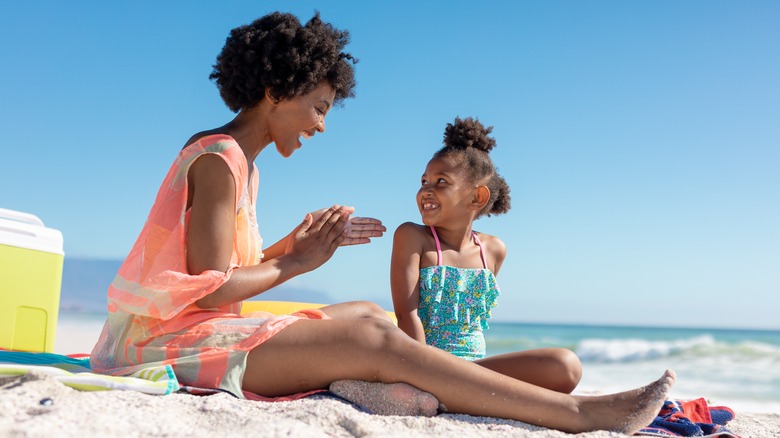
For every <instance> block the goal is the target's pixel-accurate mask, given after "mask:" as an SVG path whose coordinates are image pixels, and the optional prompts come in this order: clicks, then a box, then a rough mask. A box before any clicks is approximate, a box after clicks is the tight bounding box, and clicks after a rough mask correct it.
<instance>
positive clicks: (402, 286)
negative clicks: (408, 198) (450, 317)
mask: <svg viewBox="0 0 780 438" xmlns="http://www.w3.org/2000/svg"><path fill="white" fill-rule="evenodd" d="M421 254H422V243H421V239H420V232H419V230H418V229H417V225H415V224H413V223H411V222H407V223H404V224H401V226H399V227H398V229H397V230H395V235H394V236H393V255H392V258H391V261H390V290H391V291H392V294H393V307H394V309H395V316H396V318H398V327H399V328H400V329H401V330H403V331H404V332H405V333H406V334H407V335H409V336H411V337H412V338H414V339H416V340H418V341H420V342H422V343H425V332H424V331H423V325H422V322H421V321H420V317H419V316H417V309H418V307H419V305H420V288H419V280H420V257H421Z"/></svg>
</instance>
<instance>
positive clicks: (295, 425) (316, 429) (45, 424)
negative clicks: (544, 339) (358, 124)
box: [0, 372, 780, 438]
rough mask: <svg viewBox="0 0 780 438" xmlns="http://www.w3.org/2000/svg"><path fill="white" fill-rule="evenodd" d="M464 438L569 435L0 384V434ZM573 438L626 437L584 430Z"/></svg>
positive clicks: (34, 379) (752, 423)
mask: <svg viewBox="0 0 780 438" xmlns="http://www.w3.org/2000/svg"><path fill="white" fill-rule="evenodd" d="M729 428H730V429H731V431H732V432H733V433H734V434H736V435H739V436H742V437H776V436H780V415H779V414H748V413H742V412H738V413H737V416H736V419H735V420H734V421H732V422H731V423H730V424H729ZM53 435H54V436H63V437H76V436H78V437H86V436H130V437H145V436H189V437H201V436H202V437H214V436H228V437H230V436H261V437H278V436H301V437H310V436H330V437H354V436H372V437H382V436H404V437H433V436H456V435H457V436H464V437H499V436H501V437H505V436H511V437H536V438H548V437H549V438H552V437H563V436H570V435H569V434H566V433H563V432H558V431H553V430H549V429H543V428H539V427H536V426H531V425H528V424H525V423H521V422H517V421H509V420H501V419H495V418H485V417H472V416H468V415H451V414H444V415H439V416H437V417H433V418H423V417H400V416H380V415H371V414H367V413H364V412H361V411H359V410H357V409H355V408H354V407H353V406H352V405H350V404H347V403H345V402H342V401H339V400H337V399H332V398H320V397H311V398H308V399H302V400H297V401H292V402H276V403H269V402H257V401H248V400H239V399H236V398H233V397H232V396H229V395H226V394H216V395H209V396H194V395H189V394H178V393H177V394H171V395H164V396H155V395H147V394H142V393H138V392H134V391H99V392H88V391H79V390H75V389H72V388H70V387H67V386H65V385H63V384H61V383H60V382H58V381H56V380H54V378H53V377H50V376H48V375H45V374H40V373H37V372H32V373H28V374H27V375H25V376H17V377H8V378H3V379H0V436H4V437H26V436H30V437H44V436H46V437H49V436H53ZM577 436H582V437H591V438H603V437H619V436H625V435H621V434H616V433H611V432H604V431H601V432H590V433H585V434H579V435H577Z"/></svg>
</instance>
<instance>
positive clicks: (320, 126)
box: [314, 118, 325, 132]
mask: <svg viewBox="0 0 780 438" xmlns="http://www.w3.org/2000/svg"><path fill="white" fill-rule="evenodd" d="M314 129H316V130H317V131H318V132H325V119H324V118H323V119H322V120H320V123H317V126H315V127H314Z"/></svg>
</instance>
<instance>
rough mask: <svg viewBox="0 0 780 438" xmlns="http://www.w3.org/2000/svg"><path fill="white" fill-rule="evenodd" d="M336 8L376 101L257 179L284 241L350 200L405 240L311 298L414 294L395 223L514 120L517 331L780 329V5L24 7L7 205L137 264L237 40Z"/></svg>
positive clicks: (363, 94) (10, 19) (508, 282)
mask: <svg viewBox="0 0 780 438" xmlns="http://www.w3.org/2000/svg"><path fill="white" fill-rule="evenodd" d="M315 9H318V10H320V12H321V14H322V17H323V19H325V20H326V21H330V22H332V23H333V24H334V25H335V26H336V27H338V28H344V29H348V30H349V31H350V32H351V34H352V43H351V44H350V45H349V47H348V50H349V51H350V52H351V53H353V54H354V55H355V56H356V57H358V58H359V59H360V62H359V64H358V65H357V79H358V88H357V97H356V98H355V99H351V100H348V101H347V102H346V103H345V105H344V107H342V108H337V109H336V110H335V111H332V112H331V113H330V115H329V116H328V120H327V129H328V131H327V132H326V134H325V135H322V136H317V137H316V138H315V139H313V140H310V141H308V142H304V147H303V148H302V149H300V150H299V151H297V152H296V153H295V154H294V155H293V157H292V158H290V159H283V158H281V157H280V156H278V154H276V152H275V150H274V149H273V148H269V149H268V150H266V151H265V152H263V153H262V154H261V155H260V157H259V159H258V161H257V164H258V166H259V168H260V177H261V189H260V198H259V201H258V204H259V205H258V215H259V221H260V227H261V233H262V234H263V236H264V238H265V239H266V240H267V241H271V240H273V241H275V240H276V239H278V238H280V237H282V236H283V235H285V234H286V233H287V232H289V230H291V229H292V227H294V226H295V225H296V224H297V223H298V222H299V221H300V220H301V219H302V218H303V215H304V214H305V213H306V212H307V211H311V210H314V209H317V208H320V207H323V206H327V205H330V204H333V203H342V204H348V205H354V206H355V207H356V208H357V211H358V214H359V215H364V216H374V217H378V218H380V219H382V220H383V221H384V223H385V224H386V225H387V227H388V229H389V235H387V236H386V237H384V238H382V239H379V240H377V241H376V242H374V243H372V244H371V245H369V246H361V247H350V248H343V249H341V250H340V251H339V252H337V254H336V255H335V256H334V258H333V259H332V260H331V261H330V262H329V263H328V264H326V265H325V266H324V267H323V268H321V269H320V270H318V271H316V272H312V273H309V274H306V275H304V276H302V277H299V278H296V279H294V280H292V281H291V282H290V283H289V285H288V287H295V288H299V289H307V290H312V291H323V292H326V293H327V294H328V295H329V296H330V297H332V298H333V299H334V300H351V299H369V300H372V301H378V302H380V303H383V304H387V303H389V295H390V291H389V280H388V277H389V259H390V252H391V240H392V238H391V235H392V231H393V230H394V229H395V228H396V227H397V226H398V225H399V224H401V223H402V222H405V221H419V214H418V212H417V208H416V206H415V202H414V196H415V193H416V190H417V186H418V185H419V177H420V174H421V173H422V171H423V169H424V167H425V164H426V162H427V160H428V159H429V158H430V156H431V154H432V153H433V152H434V151H435V150H436V149H437V148H438V147H439V146H440V145H441V139H442V134H443V130H444V126H445V124H446V123H448V122H450V121H452V120H453V119H454V117H455V116H462V117H466V116H474V117H478V118H479V119H480V120H481V121H482V122H484V123H485V124H488V125H494V127H495V128H494V131H493V133H494V136H495V138H496V140H497V143H498V147H497V148H496V150H495V151H494V153H493V158H494V161H495V163H496V165H497V166H498V168H499V170H500V171H501V173H502V174H503V175H504V177H505V178H506V180H507V182H508V183H509V185H510V187H511V189H512V200H513V208H512V210H511V211H510V212H509V213H508V214H506V215H504V216H499V217H492V218H485V219H481V220H480V221H478V222H477V224H476V228H477V229H478V230H480V231H484V232H487V233H491V234H496V235H498V236H500V237H501V238H502V239H503V240H504V242H505V243H506V244H507V246H508V250H509V253H508V258H507V260H506V262H505V263H504V267H503V270H502V272H501V273H500V275H499V277H498V279H499V283H500V285H501V288H502V297H501V301H500V304H499V307H498V308H497V309H496V311H495V314H494V315H495V317H496V319H497V320H505V321H506V320H509V321H522V322H563V323H589V324H641V325H672V326H724V327H757V328H780V323H778V321H780V318H778V316H777V309H780V298H778V297H780V172H779V171H778V169H780V87H779V86H778V78H780V51H778V50H777V43H778V41H780V27H778V26H777V23H778V22H780V3H777V2H773V1H746V2H734V1H685V2H678V1H653V2H628V1H623V2H621V1H592V2H575V1H565V2H562V1H533V2H532V1H506V2H490V1H487V2H472V1H468V2H467V1H430V2H419V1H393V2H359V1H317V2H310V1H298V2H256V1H255V2H249V1H234V2H205V1H204V2H184V1H178V2H153V1H139V2H55V1H52V2H41V1H35V0H31V1H27V2H3V3H2V5H0V53H2V54H3V68H2V69H0V101H2V105H0V111H1V113H0V129H2V132H3V146H2V150H3V152H2V158H1V159H0V182H1V183H2V186H3V189H2V191H0V207H3V208H10V209H14V210H21V211H26V212H30V213H33V214H36V215H38V216H39V217H41V218H42V219H43V220H44V222H45V223H46V224H47V225H48V226H50V227H52V228H56V229H59V230H61V231H62V232H63V234H64V242H65V243H64V245H65V251H66V257H79V258H111V259H121V258H122V257H124V256H125V255H126V253H127V252H128V251H129V249H130V247H131V245H132V243H133V241H134V239H135V237H136V235H137V233H138V232H139V231H140V229H141V227H142V225H143V222H144V220H145V217H146V214H147V212H148V210H149V207H150V206H151V203H152V201H153V199H154V196H155V194H156V191H157V188H158V185H159V184H160V182H161V181H162V178H163V176H164V174H165V172H166V170H167V169H168V167H169V165H170V164H171V162H172V160H173V158H174V157H175V155H176V153H177V151H178V150H179V149H180V148H181V146H182V145H183V143H184V141H185V140H186V139H187V138H189V137H190V135H192V134H193V133H194V132H197V131H199V130H203V129H207V128H213V127H216V126H219V125H222V124H223V123H225V122H227V121H228V120H230V118H231V117H232V113H231V112H230V111H229V110H228V109H227V108H226V107H225V106H224V104H223V103H222V102H221V100H220V99H219V95H218V92H217V89H216V87H215V86H214V84H213V83H212V82H210V81H209V80H208V75H209V73H210V71H211V66H212V65H213V63H214V61H215V59H216V55H217V53H218V52H219V50H220V48H221V47H222V45H223V43H224V40H225V37H226V36H227V34H228V32H229V30H230V29H231V28H233V27H235V26H238V25H241V24H245V23H248V22H250V21H251V20H253V19H255V18H258V17H260V16H262V15H265V14H266V13H268V12H271V11H273V10H283V11H289V12H293V13H295V14H296V15H298V16H299V17H301V18H302V19H304V20H306V19H308V18H310V17H311V15H312V13H313V11H314V10H315Z"/></svg>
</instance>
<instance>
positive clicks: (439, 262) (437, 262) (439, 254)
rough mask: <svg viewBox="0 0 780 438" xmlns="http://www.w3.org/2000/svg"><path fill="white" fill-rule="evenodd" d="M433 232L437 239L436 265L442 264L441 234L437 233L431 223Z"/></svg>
mask: <svg viewBox="0 0 780 438" xmlns="http://www.w3.org/2000/svg"><path fill="white" fill-rule="evenodd" d="M430 227H431V233H433V240H435V241H436V265H437V266H441V243H439V235H438V234H436V228H434V227H433V225H430Z"/></svg>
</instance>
